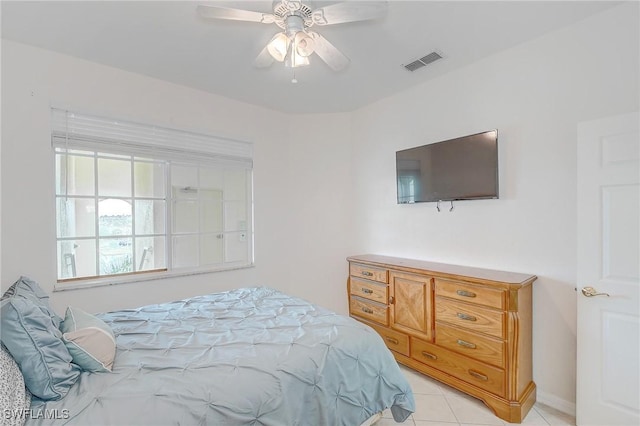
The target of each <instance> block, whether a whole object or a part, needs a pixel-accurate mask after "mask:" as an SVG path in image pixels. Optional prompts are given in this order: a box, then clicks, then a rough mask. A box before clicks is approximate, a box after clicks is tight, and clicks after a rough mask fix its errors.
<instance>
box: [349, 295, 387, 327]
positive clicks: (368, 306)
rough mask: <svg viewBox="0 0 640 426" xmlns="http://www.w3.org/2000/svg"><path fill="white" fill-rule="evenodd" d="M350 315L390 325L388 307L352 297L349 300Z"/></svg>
mask: <svg viewBox="0 0 640 426" xmlns="http://www.w3.org/2000/svg"><path fill="white" fill-rule="evenodd" d="M349 313H350V314H351V315H355V316H358V317H360V318H365V319H368V320H369V321H374V322H377V323H378V324H382V325H389V307H388V306H387V305H383V304H380V303H376V302H372V301H369V300H366V299H361V298H359V297H357V296H351V297H350V298H349Z"/></svg>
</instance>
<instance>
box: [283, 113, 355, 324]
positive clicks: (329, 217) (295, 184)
mask: <svg viewBox="0 0 640 426" xmlns="http://www.w3.org/2000/svg"><path fill="white" fill-rule="evenodd" d="M289 139H290V143H289V145H290V146H289V180H290V185H289V191H290V197H291V200H292V202H293V205H292V206H291V208H292V211H293V212H294V214H293V216H292V217H291V222H290V225H289V234H290V235H289V237H293V238H291V239H290V244H291V247H292V248H293V250H294V253H293V254H292V258H291V259H292V262H291V264H290V265H289V271H288V272H289V279H290V283H291V291H292V293H293V294H295V295H298V296H300V297H304V298H307V299H310V300H312V301H314V302H315V303H318V304H320V305H323V306H325V307H327V308H329V309H332V310H334V311H337V312H340V313H344V314H346V313H347V312H348V303H347V297H346V294H347V293H346V291H347V290H346V279H347V275H348V267H347V262H346V257H347V256H349V255H352V254H353V253H354V252H353V250H354V240H353V232H352V230H353V224H352V221H353V216H352V213H351V199H352V195H351V187H352V178H351V167H350V166H351V164H350V162H351V116H350V115H349V114H314V115H299V116H296V117H295V119H294V120H292V124H291V126H290V134H289Z"/></svg>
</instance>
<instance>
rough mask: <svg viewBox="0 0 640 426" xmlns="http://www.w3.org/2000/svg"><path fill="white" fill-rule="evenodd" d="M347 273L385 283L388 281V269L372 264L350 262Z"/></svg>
mask: <svg viewBox="0 0 640 426" xmlns="http://www.w3.org/2000/svg"><path fill="white" fill-rule="evenodd" d="M349 274H350V275H351V276H353V277H360V278H365V279H367V280H371V281H378V282H381V283H385V284H386V283H388V282H389V274H388V271H387V270H386V269H382V268H376V267H374V266H368V265H361V264H359V263H351V264H350V266H349Z"/></svg>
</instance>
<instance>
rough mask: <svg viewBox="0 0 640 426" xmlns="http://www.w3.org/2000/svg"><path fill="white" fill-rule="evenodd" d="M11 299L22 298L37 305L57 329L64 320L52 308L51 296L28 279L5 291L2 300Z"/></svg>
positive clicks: (22, 278) (25, 278)
mask: <svg viewBox="0 0 640 426" xmlns="http://www.w3.org/2000/svg"><path fill="white" fill-rule="evenodd" d="M10 297H21V298H23V299H28V300H31V301H32V302H33V303H35V304H36V305H38V306H40V307H41V309H42V310H43V311H44V312H46V313H47V315H49V317H51V320H52V321H53V323H54V324H55V326H56V328H59V327H60V323H61V322H62V318H60V317H59V316H58V315H56V313H55V312H54V310H53V309H51V306H49V295H48V294H47V293H45V291H44V290H42V288H41V287H40V286H39V285H38V283H37V282H35V281H33V280H32V279H30V278H27V277H20V279H19V280H18V281H16V282H15V283H14V284H13V285H12V286H11V287H9V288H8V289H7V291H5V293H4V294H3V295H2V299H0V300H4V299H8V298H10Z"/></svg>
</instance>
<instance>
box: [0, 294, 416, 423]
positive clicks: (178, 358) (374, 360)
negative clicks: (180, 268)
mask: <svg viewBox="0 0 640 426" xmlns="http://www.w3.org/2000/svg"><path fill="white" fill-rule="evenodd" d="M97 317H98V318H99V319H101V320H102V321H104V323H106V324H107V325H108V326H109V327H110V328H111V330H112V331H113V334H114V336H115V341H116V353H115V360H114V362H113V368H112V371H111V372H103V373H92V372H87V371H82V372H79V373H78V377H77V380H76V381H75V382H74V383H73V385H71V386H70V387H69V389H68V392H67V393H66V395H65V396H64V397H62V398H60V399H58V400H48V401H44V400H41V399H39V398H35V397H34V398H33V399H32V403H31V410H30V412H29V413H28V415H27V416H26V417H27V419H26V424H27V425H29V426H35V425H45V424H47V425H58V424H60V425H62V424H65V425H67V424H69V425H101V424H105V425H277V426H280V425H313V426H319V425H332V426H334V425H354V426H357V425H361V424H363V423H365V422H367V421H370V419H372V418H373V416H375V415H376V414H377V413H379V412H381V411H383V410H385V409H387V408H390V410H391V413H392V415H393V417H394V419H395V420H396V421H398V422H401V421H404V420H405V419H406V418H407V417H408V416H409V415H410V414H411V412H413V411H414V400H413V394H412V392H411V388H410V386H409V384H408V383H407V381H406V380H405V378H404V377H403V375H402V373H401V371H400V369H399V367H398V365H397V364H396V362H395V360H394V359H393V356H392V355H391V353H390V352H389V351H388V350H387V348H386V346H385V345H384V343H383V342H382V340H381V338H380V337H379V335H378V334H376V333H375V332H374V331H373V330H372V329H370V328H369V327H367V326H365V325H363V324H361V323H359V322H356V321H354V320H352V319H351V318H348V317H345V316H341V315H338V314H336V313H333V312H331V311H329V310H327V309H324V308H321V307H318V306H315V305H313V304H310V303H308V302H306V301H304V300H301V299H298V298H294V297H291V296H288V295H285V294H283V293H281V292H279V291H277V290H274V289H271V288H265V287H258V288H244V289H237V290H232V291H228V292H224V293H216V294H210V295H204V296H199V297H194V298H190V299H186V300H181V301H176V302H171V303H165V304H158V305H150V306H145V307H141V308H138V309H131V310H122V311H116V312H110V313H105V314H100V315H97ZM3 320H4V316H3ZM3 339H4V338H3ZM3 343H4V340H3Z"/></svg>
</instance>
